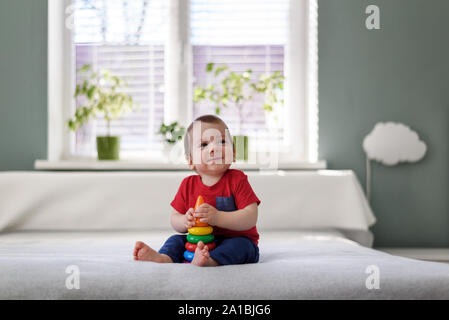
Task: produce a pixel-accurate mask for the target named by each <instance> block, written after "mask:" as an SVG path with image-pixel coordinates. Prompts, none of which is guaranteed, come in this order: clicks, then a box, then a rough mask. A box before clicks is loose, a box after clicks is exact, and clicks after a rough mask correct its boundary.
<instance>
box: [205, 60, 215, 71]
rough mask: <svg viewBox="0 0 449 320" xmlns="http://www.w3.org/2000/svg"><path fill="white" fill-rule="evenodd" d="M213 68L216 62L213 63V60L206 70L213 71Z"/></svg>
mask: <svg viewBox="0 0 449 320" xmlns="http://www.w3.org/2000/svg"><path fill="white" fill-rule="evenodd" d="M213 69H214V63H213V62H209V63H208V64H207V65H206V71H207V72H211V71H212V70H213Z"/></svg>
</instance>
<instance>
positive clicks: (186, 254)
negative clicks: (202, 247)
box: [184, 250, 195, 261]
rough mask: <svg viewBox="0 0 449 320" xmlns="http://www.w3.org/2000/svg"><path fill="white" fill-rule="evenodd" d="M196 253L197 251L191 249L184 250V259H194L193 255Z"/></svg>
mask: <svg viewBox="0 0 449 320" xmlns="http://www.w3.org/2000/svg"><path fill="white" fill-rule="evenodd" d="M194 255H195V253H193V252H190V251H187V250H186V251H184V259H186V260H187V261H192V260H193V256H194Z"/></svg>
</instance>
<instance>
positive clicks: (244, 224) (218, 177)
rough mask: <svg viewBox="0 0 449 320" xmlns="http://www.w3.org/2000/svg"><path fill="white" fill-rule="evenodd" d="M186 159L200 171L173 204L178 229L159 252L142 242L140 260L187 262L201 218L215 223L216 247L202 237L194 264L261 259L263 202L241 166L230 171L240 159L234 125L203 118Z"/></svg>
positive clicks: (192, 132)
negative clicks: (258, 225)
mask: <svg viewBox="0 0 449 320" xmlns="http://www.w3.org/2000/svg"><path fill="white" fill-rule="evenodd" d="M184 147H185V154H186V159H187V161H188V164H189V168H190V169H191V170H194V171H196V173H198V174H197V175H191V176H189V177H187V178H185V179H184V180H183V181H182V183H181V185H180V187H179V189H178V192H177V193H176V196H175V198H174V199H173V201H172V202H171V206H172V207H173V211H172V213H171V217H170V222H171V225H172V227H173V229H175V230H176V231H177V232H179V233H184V234H177V235H173V236H171V237H170V238H168V239H167V241H166V242H165V243H164V245H163V246H162V247H161V248H160V249H159V251H155V250H154V249H152V248H150V247H149V246H148V245H146V244H145V243H143V242H141V241H138V242H136V245H135V247H134V259H135V260H142V261H153V262H160V263H181V262H183V261H184V258H183V254H184V251H185V250H186V249H185V244H186V242H187V236H186V235H185V233H186V232H187V229H189V228H191V227H193V226H194V225H195V219H199V221H200V222H205V223H207V224H209V225H211V226H213V234H214V242H215V245H216V247H215V249H213V250H209V247H208V245H205V244H204V243H203V242H202V241H199V242H198V244H197V246H196V249H195V254H194V257H193V259H192V262H191V263H192V264H194V265H197V266H218V265H231V264H243V263H256V262H258V261H259V248H258V240H259V234H258V232H257V228H256V222H257V206H258V205H259V204H260V200H259V199H258V198H257V196H256V194H255V193H254V191H253V189H252V188H251V185H250V184H249V182H248V178H247V176H246V175H245V174H244V173H243V172H242V171H240V170H235V169H230V166H231V163H232V162H234V161H235V146H234V144H233V141H232V138H231V135H230V133H229V129H228V127H227V126H226V124H225V123H224V122H223V121H222V120H221V119H220V118H219V117H217V116H214V115H204V116H201V117H199V118H197V119H196V120H195V121H194V122H193V123H192V124H191V125H190V126H189V127H188V128H187V132H186V134H185V136H184ZM199 195H201V196H202V197H203V199H204V203H203V204H202V205H200V206H199V207H198V208H197V210H196V211H194V209H193V207H194V205H195V202H196V199H197V198H198V196H199Z"/></svg>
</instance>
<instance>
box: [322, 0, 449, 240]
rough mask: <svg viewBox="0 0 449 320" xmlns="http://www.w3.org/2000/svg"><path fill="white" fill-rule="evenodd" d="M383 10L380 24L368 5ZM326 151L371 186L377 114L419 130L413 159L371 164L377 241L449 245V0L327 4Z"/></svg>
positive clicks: (328, 0) (335, 164)
mask: <svg viewBox="0 0 449 320" xmlns="http://www.w3.org/2000/svg"><path fill="white" fill-rule="evenodd" d="M369 4H375V5H378V6H379V8H380V22H381V29H380V30H367V29H366V28H365V18H366V16H367V15H366V14H365V13H364V12H365V8H366V7H367V5H369ZM319 5H320V9H319V34H320V36H319V51H320V53H319V59H320V62H319V86H320V93H319V99H320V115H319V121H320V123H319V128H320V130H319V137H320V145H319V155H320V158H323V159H327V160H328V161H329V167H330V168H332V169H341V168H347V169H353V170H355V172H356V173H357V174H358V177H359V178H360V181H361V182H362V183H363V184H364V183H365V157H364V152H363V149H362V141H363V138H364V137H365V136H366V134H368V133H369V132H370V131H371V130H372V128H373V127H374V125H375V124H376V123H377V122H379V121H398V122H403V123H405V124H407V125H409V126H410V127H411V128H412V129H414V130H416V131H417V132H418V133H419V135H420V137H421V139H422V140H424V141H425V142H426V143H427V146H428V153H427V155H426V156H425V158H424V159H423V160H422V161H421V162H419V163H415V164H402V165H399V166H395V167H386V166H383V165H381V164H379V163H372V180H373V181H372V182H373V183H372V208H373V211H374V213H375V215H376V217H377V219H378V221H377V223H376V225H375V226H374V228H373V231H374V234H375V236H376V237H375V245H377V246H402V245H404V246H449V200H448V199H449V141H448V140H449V139H448V138H449V1H447V0H431V1H424V0H394V1H392V0H383V1H380V0H371V1H362V0H321V1H320V2H319Z"/></svg>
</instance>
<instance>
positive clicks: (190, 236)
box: [187, 233, 214, 244]
mask: <svg viewBox="0 0 449 320" xmlns="http://www.w3.org/2000/svg"><path fill="white" fill-rule="evenodd" d="M187 241H188V242H190V243H198V242H199V241H203V243H204V244H206V243H209V242H212V241H214V235H213V234H212V233H211V234H206V235H204V236H197V235H194V234H188V235H187Z"/></svg>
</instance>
